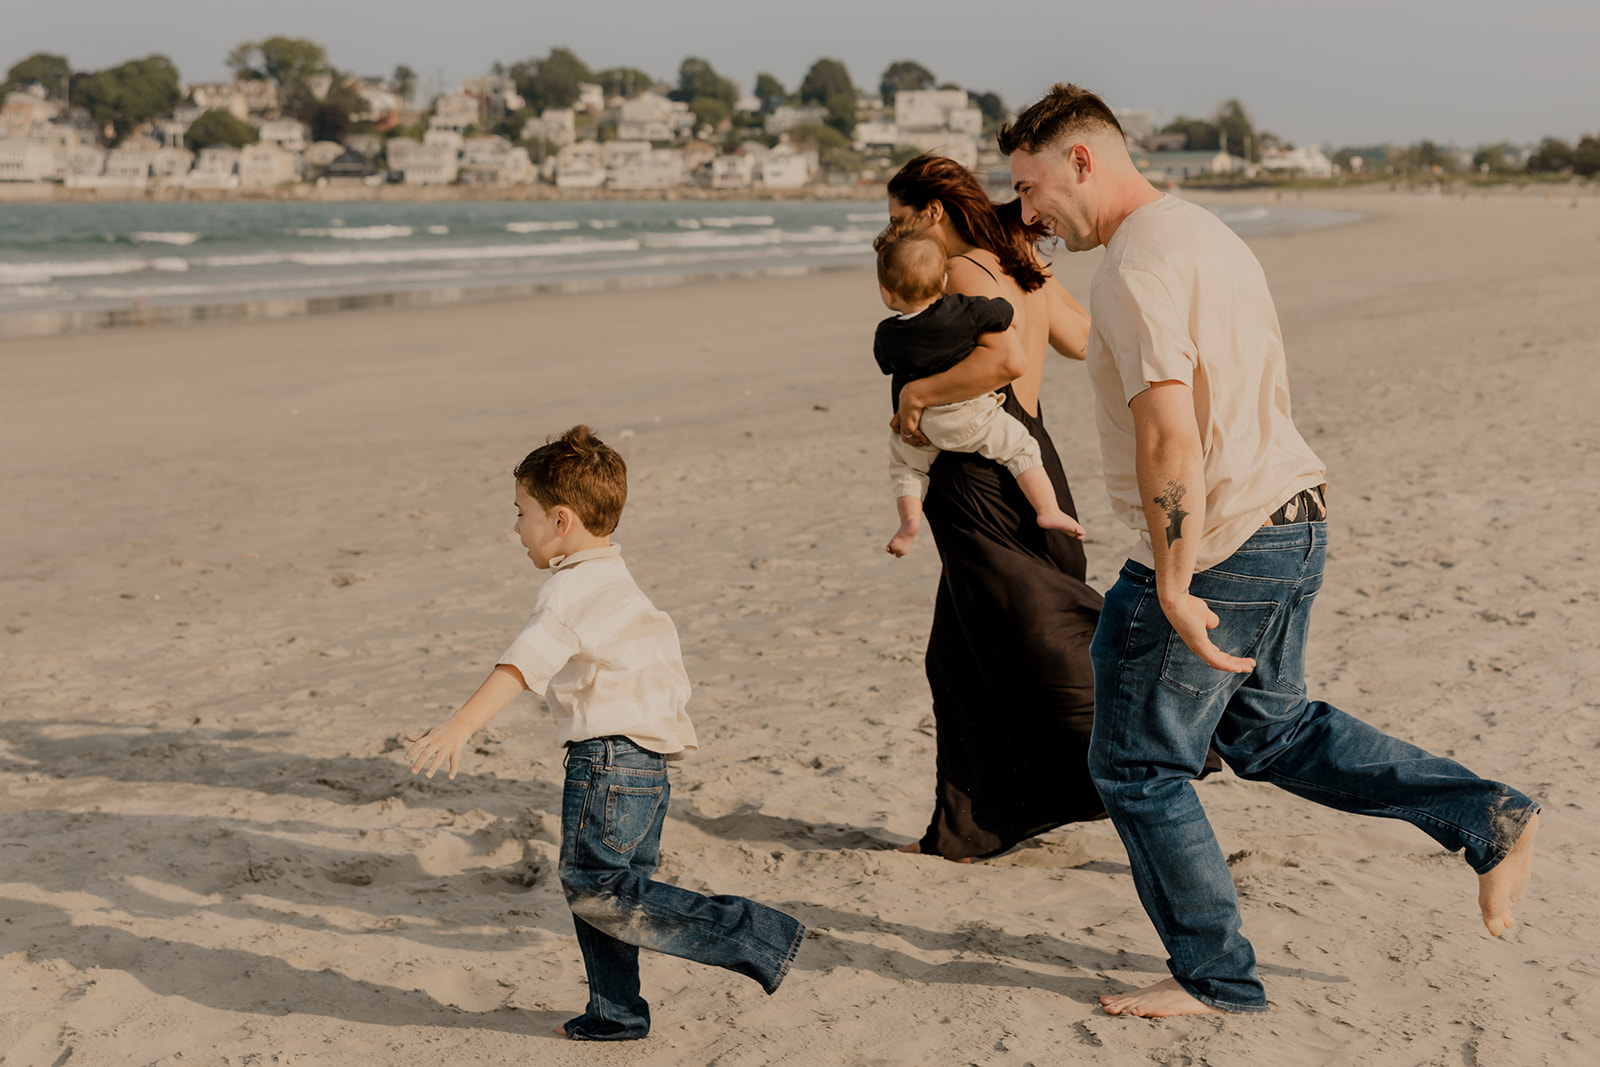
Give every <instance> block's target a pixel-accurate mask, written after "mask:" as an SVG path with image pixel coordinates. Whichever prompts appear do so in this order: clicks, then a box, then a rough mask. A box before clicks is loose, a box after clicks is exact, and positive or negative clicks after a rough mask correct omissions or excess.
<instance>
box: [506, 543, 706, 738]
mask: <svg viewBox="0 0 1600 1067" xmlns="http://www.w3.org/2000/svg"><path fill="white" fill-rule="evenodd" d="M551 567H552V569H553V570H554V572H555V573H553V574H552V575H551V576H550V580H549V581H547V582H545V583H544V586H543V588H541V589H540V590H539V596H538V598H537V599H536V600H535V601H534V605H533V617H532V618H531V619H529V620H528V625H527V626H526V627H524V628H523V630H522V632H521V633H520V634H518V635H517V639H516V640H515V641H513V642H511V647H510V648H508V649H506V651H505V655H503V656H501V657H500V662H501V663H505V664H509V665H510V666H513V667H515V668H517V670H519V671H521V672H522V680H523V681H524V682H525V683H526V684H527V686H528V688H529V689H531V690H533V691H534V692H535V693H543V695H544V698H545V704H546V705H547V706H548V707H549V708H550V711H551V713H552V714H553V715H555V717H556V736H557V740H558V741H559V742H560V743H561V744H563V745H565V744H567V743H569V742H572V741H587V740H589V739H590V738H595V737H613V736H619V735H620V736H622V737H626V738H627V739H628V740H630V741H632V742H634V743H635V744H637V745H639V746H640V747H642V748H647V749H649V750H651V751H652V752H660V753H661V754H663V755H666V756H673V755H678V756H681V755H682V754H683V753H685V752H686V751H688V750H690V749H694V748H698V747H699V745H698V743H697V742H696V740H695V736H694V727H693V726H692V725H690V723H689V716H688V714H687V712H685V711H684V708H685V706H686V705H687V704H688V703H689V675H688V673H687V672H686V671H684V669H683V656H682V653H681V652H680V651H679V648H678V631H677V629H676V628H675V627H674V626H673V625H672V619H671V618H670V617H668V615H667V613H666V612H664V611H661V610H659V609H657V608H656V606H655V605H654V604H652V603H650V598H649V597H647V596H645V595H644V593H643V592H642V591H641V590H640V589H639V586H638V585H637V584H636V583H635V582H634V580H633V576H632V575H631V574H629V573H628V566H627V564H625V563H623V562H622V549H621V548H620V547H619V546H617V545H608V546H606V547H603V548H591V549H587V550H585V551H583V552H574V553H573V554H572V555H570V556H564V557H560V558H558V559H555V560H552V561H551Z"/></svg>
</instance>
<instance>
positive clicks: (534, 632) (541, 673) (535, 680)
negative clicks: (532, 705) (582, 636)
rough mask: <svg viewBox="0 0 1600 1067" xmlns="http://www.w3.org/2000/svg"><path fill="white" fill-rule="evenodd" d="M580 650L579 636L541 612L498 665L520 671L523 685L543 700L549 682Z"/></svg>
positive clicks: (548, 612)
mask: <svg viewBox="0 0 1600 1067" xmlns="http://www.w3.org/2000/svg"><path fill="white" fill-rule="evenodd" d="M581 647H582V643H581V642H580V641H579V640H578V635H577V634H575V633H573V632H572V630H571V629H569V628H568V627H567V624H566V623H564V622H562V621H561V619H560V617H559V616H558V615H557V614H556V613H555V612H554V611H552V610H551V609H550V608H540V609H539V610H538V611H535V612H534V613H533V617H532V618H531V619H529V620H528V625H526V626H524V627H523V628H522V632H521V633H520V634H518V635H517V639H516V640H515V641H512V642H511V647H510V648H508V649H506V650H505V654H504V655H502V656H501V657H500V659H499V660H498V661H497V662H498V663H505V664H509V665H510V666H512V667H515V668H516V669H517V670H519V671H521V672H522V682H523V684H524V685H526V686H527V687H528V688H529V689H531V690H533V691H534V692H535V693H538V694H539V695H540V696H543V695H544V691H545V687H546V686H548V685H549V684H550V679H551V678H554V677H555V675H556V672H557V671H559V670H561V668H562V667H565V666H566V665H567V661H568V660H569V659H571V658H572V657H573V656H576V655H577V654H578V651H579V649H580V648H581Z"/></svg>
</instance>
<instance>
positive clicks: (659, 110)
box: [617, 90, 695, 141]
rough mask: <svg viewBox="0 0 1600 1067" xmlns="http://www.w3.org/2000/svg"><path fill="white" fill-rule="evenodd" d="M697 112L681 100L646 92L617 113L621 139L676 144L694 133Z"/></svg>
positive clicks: (618, 134) (618, 136)
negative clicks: (676, 141) (671, 142)
mask: <svg viewBox="0 0 1600 1067" xmlns="http://www.w3.org/2000/svg"><path fill="white" fill-rule="evenodd" d="M694 123H695V119H694V112H692V111H690V110H689V105H688V104H686V103H684V102H683V101H681V100H669V99H667V98H666V97H664V96H662V95H661V94H660V93H657V92H653V91H650V90H646V91H645V92H642V93H640V94H639V95H638V96H636V97H634V98H633V99H632V100H624V101H623V102H622V106H621V108H619V109H618V111H617V140H619V141H675V140H678V139H680V138H683V137H688V136H689V135H690V134H691V133H693V131H694Z"/></svg>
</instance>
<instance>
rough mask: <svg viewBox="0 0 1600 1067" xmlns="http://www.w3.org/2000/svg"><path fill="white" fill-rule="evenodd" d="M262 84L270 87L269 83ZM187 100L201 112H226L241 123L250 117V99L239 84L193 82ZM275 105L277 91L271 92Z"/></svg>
mask: <svg viewBox="0 0 1600 1067" xmlns="http://www.w3.org/2000/svg"><path fill="white" fill-rule="evenodd" d="M263 84H266V85H271V84H272V83H271V82H264V83H263ZM188 88H189V99H190V100H193V101H194V103H195V106H196V107H198V108H199V109H200V110H201V111H226V112H228V113H229V114H231V115H232V116H233V117H234V118H236V119H238V120H239V121H240V122H243V121H244V120H245V119H248V118H249V117H250V98H249V97H248V96H246V95H245V88H244V84H243V83H241V82H195V83H193V84H191V85H190V86H189V87H188ZM273 97H274V104H276V97H277V90H276V88H274V90H273Z"/></svg>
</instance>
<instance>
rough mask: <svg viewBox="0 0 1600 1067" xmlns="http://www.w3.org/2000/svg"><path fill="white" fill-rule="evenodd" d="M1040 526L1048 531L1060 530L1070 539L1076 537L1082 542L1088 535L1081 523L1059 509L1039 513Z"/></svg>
mask: <svg viewBox="0 0 1600 1067" xmlns="http://www.w3.org/2000/svg"><path fill="white" fill-rule="evenodd" d="M1039 525H1040V526H1042V527H1043V528H1044V529H1046V530H1060V531H1061V532H1062V533H1064V534H1066V535H1067V536H1068V537H1076V538H1077V539H1078V540H1080V541H1081V540H1083V536H1084V534H1085V533H1087V531H1086V530H1084V528H1083V524H1082V523H1081V522H1079V521H1078V520H1077V519H1075V518H1073V517H1072V516H1071V515H1068V514H1067V513H1066V512H1065V511H1062V510H1060V509H1059V508H1058V509H1056V510H1055V511H1041V512H1039Z"/></svg>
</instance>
